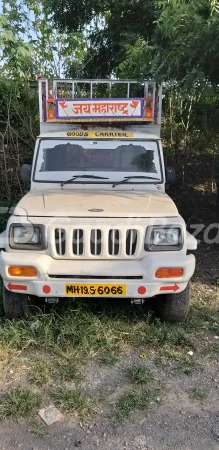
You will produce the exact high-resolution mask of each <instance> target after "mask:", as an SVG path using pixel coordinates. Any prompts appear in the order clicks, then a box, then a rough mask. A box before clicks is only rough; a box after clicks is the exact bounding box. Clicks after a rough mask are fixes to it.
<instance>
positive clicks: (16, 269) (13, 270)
mask: <svg viewBox="0 0 219 450" xmlns="http://www.w3.org/2000/svg"><path fill="white" fill-rule="evenodd" d="M8 273H9V275H11V276H12V277H35V276H36V275H37V270H36V269H35V267H31V266H11V267H9V268H8Z"/></svg>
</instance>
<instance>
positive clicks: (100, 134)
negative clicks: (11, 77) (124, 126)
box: [66, 131, 133, 139]
mask: <svg viewBox="0 0 219 450" xmlns="http://www.w3.org/2000/svg"><path fill="white" fill-rule="evenodd" d="M66 136H68V137H74V138H92V139H93V138H95V139H98V138H109V139H112V138H114V139H115V138H117V139H118V138H119V139H120V138H132V137H133V133H127V132H126V131H116V132H113V131H67V133H66Z"/></svg>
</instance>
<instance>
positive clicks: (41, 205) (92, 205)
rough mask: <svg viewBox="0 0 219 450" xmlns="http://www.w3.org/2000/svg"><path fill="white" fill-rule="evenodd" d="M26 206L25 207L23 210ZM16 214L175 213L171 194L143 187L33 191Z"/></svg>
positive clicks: (174, 214)
mask: <svg viewBox="0 0 219 450" xmlns="http://www.w3.org/2000/svg"><path fill="white" fill-rule="evenodd" d="M22 210H23V211H22ZM14 215H17V216H21V215H28V216H29V217H30V216H35V217H37V216H38V217H44V216H45V217H86V218H89V217H107V218H109V217H111V218H113V217H176V216H178V215H179V213H178V210H177V208H176V206H175V204H174V202H173V201H172V200H171V198H170V197H169V196H168V195H167V194H165V193H160V192H152V191H150V192H143V191H120V192H119V191H113V192H111V191H96V190H93V191H92V190H90V191H88V190H83V191H80V190H74V191H70V190H66V191H48V192H40V191H31V192H29V193H28V194H27V195H26V196H25V197H23V199H22V200H21V201H20V202H19V204H18V205H17V207H16V208H15V211H14Z"/></svg>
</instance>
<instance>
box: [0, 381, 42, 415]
mask: <svg viewBox="0 0 219 450" xmlns="http://www.w3.org/2000/svg"><path fill="white" fill-rule="evenodd" d="M41 401H42V398H41V395H40V394H39V393H36V392H33V391H31V390H30V389H27V388H17V389H11V390H9V391H7V392H4V393H1V394H0V420H3V419H6V418H7V419H15V420H18V419H20V418H23V417H29V416H30V415H31V414H32V413H33V412H34V411H35V410H36V409H37V408H39V407H40V405H41Z"/></svg>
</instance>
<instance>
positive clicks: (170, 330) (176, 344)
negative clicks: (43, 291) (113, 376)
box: [0, 282, 219, 432]
mask: <svg viewBox="0 0 219 450" xmlns="http://www.w3.org/2000/svg"><path fill="white" fill-rule="evenodd" d="M212 287H213V290H212V292H213V293H211V295H208V294H206V293H205V292H206V291H205V290H201V287H200V286H199V284H198V283H196V282H195V283H194V288H193V291H194V297H193V304H192V308H191V312H190V314H189V317H188V319H187V320H186V321H185V322H184V323H182V324H180V325H179V324H178V325H171V324H167V323H163V322H161V321H160V320H159V318H158V317H157V316H156V315H155V314H154V313H153V308H152V309H148V308H146V307H136V306H135V307H134V306H129V305H128V304H127V305H125V308H124V305H121V304H119V302H118V303H116V302H113V303H111V302H107V301H106V302H104V303H102V302H93V301H92V303H89V302H85V303H82V304H81V303H77V302H74V301H72V302H70V303H69V302H68V304H67V302H65V304H60V305H59V306H58V307H57V308H56V310H53V311H51V312H50V313H47V314H39V315H37V316H33V317H31V318H29V319H27V320H19V321H9V320H6V319H4V318H1V319H0V392H1V395H0V419H1V420H3V419H5V418H11V419H18V418H21V417H25V416H26V417H28V419H29V420H30V423H32V425H30V427H31V426H32V427H33V429H34V430H35V431H36V432H37V430H38V425H37V423H38V422H36V419H33V418H34V414H35V415H36V412H37V410H38V409H39V407H40V406H42V405H43V407H46V406H48V405H49V404H51V403H52V404H55V405H56V406H57V407H58V408H59V409H60V410H61V412H63V413H64V414H65V415H66V414H67V415H73V416H75V417H76V418H77V419H78V420H82V421H85V422H87V421H90V420H91V419H92V418H93V417H94V416H95V415H97V414H99V412H100V410H101V409H102V408H103V407H104V405H107V404H108V396H109V393H108V391H107V386H106V390H105V391H103V392H101V390H100V389H99V388H98V389H97V390H94V391H93V389H89V388H88V379H89V373H90V370H91V369H90V368H91V367H92V365H94V367H95V373H97V374H98V372H101V371H103V370H107V371H111V372H112V373H113V371H116V370H117V368H119V367H123V366H124V364H125V372H124V378H123V382H122V384H121V389H122V390H121V394H119V397H117V398H116V399H115V401H114V402H113V403H109V405H110V406H109V405H108V409H109V411H108V416H109V419H110V420H112V421H113V422H114V423H119V422H120V421H121V420H124V419H126V418H128V417H130V416H131V415H132V414H133V413H134V412H136V411H139V410H142V409H147V408H153V405H157V406H159V404H160V402H162V400H163V398H165V395H166V386H165V383H166V382H165V381H164V379H165V377H167V378H168V377H173V378H174V377H177V376H180V375H181V376H184V377H188V382H189V377H190V376H191V375H193V374H194V373H196V372H197V373H199V372H200V371H201V370H203V369H204V368H205V365H206V364H207V363H209V362H211V361H215V360H218V358H219V349H218V342H217V339H219V311H218V288H217V287H215V286H212ZM196 292H197V294H198V295H201V300H200V298H196V295H195V293H196ZM130 354H131V355H132V356H133V358H134V359H133V358H132V359H130V363H128V364H127V362H126V360H127V355H130ZM133 361H135V362H133ZM188 395H189V396H190V398H191V399H193V400H199V401H205V400H206V399H207V397H208V395H207V391H206V390H205V389H204V388H202V387H199V386H197V387H196V386H194V387H192V388H191V389H189V391H188ZM35 431H34V432H35ZM41 431H42V430H41ZM39 432H40V429H39Z"/></svg>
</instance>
